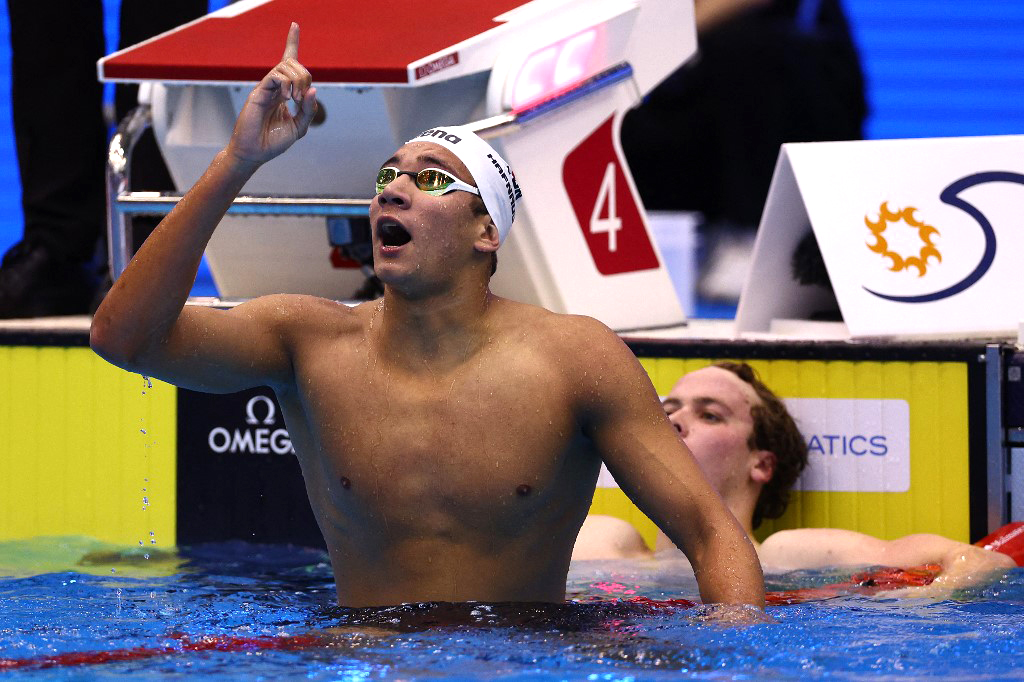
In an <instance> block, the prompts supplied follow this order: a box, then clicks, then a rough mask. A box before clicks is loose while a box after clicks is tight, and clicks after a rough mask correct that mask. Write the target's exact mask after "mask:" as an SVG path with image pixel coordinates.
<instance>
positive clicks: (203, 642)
mask: <svg viewBox="0 0 1024 682" xmlns="http://www.w3.org/2000/svg"><path fill="white" fill-rule="evenodd" d="M172 637H173V638H175V639H177V640H178V643H176V644H173V645H168V646H160V647H143V646H138V647H132V648H130V649H112V650H109V651H72V652H69V653H65V654H53V655H51V656H35V657H30V658H0V670H15V669H18V668H55V667H67V666H75V665H94V664H98V663H117V662H120V661H137V660H140V659H145V658H154V657H156V656H167V655H169V654H178V653H183V652H190V651H298V650H300V649H308V648H311V647H317V646H323V645H324V644H325V643H326V640H325V639H324V638H323V637H319V636H316V635H291V636H284V637H270V636H259V637H235V636H232V635H214V636H210V637H200V638H199V639H195V640H193V639H189V638H188V637H187V636H185V635H172Z"/></svg>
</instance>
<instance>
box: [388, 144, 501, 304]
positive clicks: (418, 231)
mask: <svg viewBox="0 0 1024 682" xmlns="http://www.w3.org/2000/svg"><path fill="white" fill-rule="evenodd" d="M381 166H382V167H383V166H394V167H396V168H398V169H399V170H402V171H412V172H414V173H415V172H419V171H421V170H423V169H424V168H439V169H441V170H443V171H446V172H448V173H450V174H451V175H453V176H455V177H457V178H459V179H460V180H462V181H464V182H466V183H469V184H471V185H474V186H475V185H476V182H475V181H474V179H473V176H472V175H471V174H470V172H469V169H468V168H466V166H465V164H464V163H462V161H460V160H459V158H458V157H457V156H455V155H454V154H452V153H451V152H450V151H449V150H447V149H445V148H444V147H441V146H439V145H436V144H433V143H430V142H409V143H407V144H405V145H403V146H402V147H401V148H400V149H399V150H398V151H397V152H395V155H394V156H392V157H391V158H390V159H388V160H387V161H385V162H384V163H383V164H381ZM368 182H369V179H368ZM479 201H480V199H479V197H477V196H475V195H473V194H470V193H469V192H463V191H453V192H449V193H447V194H443V195H441V196H431V195H429V194H427V193H425V192H423V191H422V190H420V189H419V188H418V187H417V186H416V182H415V180H414V178H413V177H412V176H409V175H404V174H403V175H399V176H398V177H397V178H395V179H394V180H393V181H391V182H390V183H388V185H387V186H385V187H384V189H383V191H382V192H381V193H380V194H378V195H377V196H376V197H375V198H374V200H373V201H372V202H371V204H370V229H371V231H372V234H373V254H374V269H375V271H376V273H377V276H378V277H380V279H381V280H382V281H383V282H385V283H391V284H397V283H400V282H402V281H411V280H412V279H423V278H432V277H435V276H437V277H442V278H443V276H444V275H445V274H446V273H448V274H450V272H451V271H452V270H453V269H457V268H459V267H461V266H463V265H464V264H465V263H467V262H469V260H470V259H471V258H472V256H473V252H474V246H475V240H476V239H477V237H478V235H479V234H480V233H481V232H486V230H487V226H488V225H489V224H490V218H489V217H488V216H487V215H486V214H483V215H481V214H480V212H478V211H474V207H475V206H479ZM495 248H496V246H495Z"/></svg>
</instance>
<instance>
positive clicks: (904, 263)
mask: <svg viewBox="0 0 1024 682" xmlns="http://www.w3.org/2000/svg"><path fill="white" fill-rule="evenodd" d="M916 210H917V209H916V208H914V207H913V206H908V207H907V208H905V209H903V210H902V211H896V212H893V211H890V210H889V202H888V201H885V202H882V205H881V206H880V207H879V215H878V220H876V221H874V222H872V221H871V220H868V217H867V216H864V224H865V225H867V226H868V229H869V230H871V234H873V235H874V237H875V243H874V244H870V243H867V242H865V243H866V244H867V246H868V248H869V249H871V250H872V251H874V252H875V253H880V254H882V256H884V257H885V258H888V259H890V260H892V267H891V268H889V269H890V270H891V271H893V272H899V271H901V270H906V269H908V268H910V267H911V266H913V267H915V268H917V276H918V277H923V276H924V273H925V272H927V270H928V259H929V258H930V257H933V256H934V257H935V260H937V261H938V262H940V263H941V262H942V254H941V253H939V250H938V249H937V248H935V245H934V244H932V235H933V234H939V231H938V230H937V229H936V228H934V227H932V226H931V225H927V224H925V223H923V222H921V221H920V220H917V219H916V218H914V212H915V211H916ZM898 222H903V223H905V224H906V225H908V226H910V227H912V228H915V229H916V230H917V236H918V237H920V239H921V250H920V252H919V253H918V254H917V255H916V256H902V255H900V254H898V253H896V252H895V251H891V250H890V249H889V242H888V241H886V239H885V237H884V236H883V235H882V233H883V232H885V230H886V228H888V227H889V223H898Z"/></svg>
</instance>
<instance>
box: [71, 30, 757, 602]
mask: <svg viewBox="0 0 1024 682" xmlns="http://www.w3.org/2000/svg"><path fill="white" fill-rule="evenodd" d="M298 44H299V31H298V26H297V25H295V24H293V25H292V26H291V29H290V30H289V34H288V41H287V47H286V49H285V52H284V57H283V59H282V61H281V63H280V64H278V65H277V66H276V67H275V68H274V69H273V70H272V71H271V72H270V73H269V74H268V75H267V76H266V77H265V78H264V79H263V81H262V82H261V83H260V84H259V85H257V86H256V88H255V89H254V90H253V92H252V94H251V95H250V96H249V98H248V100H247V102H246V104H245V106H244V107H243V109H242V112H241V113H240V114H239V117H238V120H237V122H236V124H235V130H234V132H233V134H232V137H231V140H230V141H229V143H228V144H227V146H226V147H225V148H224V149H223V150H222V151H221V152H219V153H218V154H217V156H216V157H215V159H214V160H213V162H212V163H211V165H210V167H209V168H208V169H207V170H206V172H205V174H204V175H203V177H202V178H201V179H200V180H199V181H198V182H197V183H196V184H195V186H193V187H192V189H191V190H190V191H189V192H188V194H187V195H186V196H185V198H184V199H183V200H182V201H181V202H180V203H179V204H178V205H177V206H176V207H175V209H174V210H173V211H172V212H171V213H170V214H169V215H168V216H167V217H166V218H165V219H164V220H163V222H162V223H161V224H160V226H159V227H158V228H157V230H156V231H155V232H154V233H153V234H152V236H150V237H149V239H147V240H146V242H145V244H143V246H142V248H141V249H140V250H139V252H138V253H137V254H136V256H135V258H134V259H133V260H132V262H131V264H130V265H129V266H128V268H127V269H126V270H125V272H124V274H123V275H121V277H120V278H119V279H118V280H117V282H116V283H115V284H114V287H113V288H112V289H111V291H110V293H109V294H108V295H107V297H106V299H105V300H104V302H103V304H102V306H101V307H100V308H99V310H98V311H97V312H96V315H95V318H94V320H93V324H92V334H91V343H92V347H93V348H94V349H95V350H96V352H97V353H99V354H100V355H101V356H103V357H104V358H106V359H107V360H109V361H110V362H112V363H114V364H115V365H118V366H120V367H123V368H125V369H128V370H130V371H135V372H140V373H144V374H146V375H150V376H155V377H159V378H161V379H164V380H166V381H169V382H171V383H174V384H177V385H179V386H184V387H188V388H191V389H194V390H201V391H208V392H213V393H226V392H232V391H240V390H242V389H246V388H250V387H253V386H261V385H268V386H270V387H272V388H273V389H274V391H275V393H276V394H277V397H278V400H279V401H280V403H281V405H282V409H283V410H284V414H285V419H286V421H287V424H288V429H289V432H290V434H291V436H292V440H293V442H294V445H295V451H296V454H297V456H298V459H299V462H300V464H301V467H302V473H303V476H304V478H305V483H306V490H307V493H308V495H309V501H310V504H311V506H312V508H313V512H314V514H315V515H316V518H317V521H318V523H319V525H320V530H321V531H322V532H323V535H324V539H325V540H326V542H327V547H328V551H329V553H330V557H331V563H332V566H333V569H334V577H335V581H336V586H337V597H338V603H339V604H341V605H342V606H378V605H389V604H398V603H404V602H417V601H471V600H473V601H488V602H495V601H524V602H525V601H535V602H561V601H563V600H564V599H565V579H566V573H567V571H568V567H569V560H570V556H571V553H572V547H573V542H574V541H575V539H576V535H577V531H578V530H579V528H580V525H581V524H582V523H583V520H584V518H585V517H586V514H587V509H588V507H589V505H590V502H591V499H592V496H593V492H594V486H595V482H596V479H597V475H598V472H599V469H600V465H601V462H602V461H603V462H604V463H605V464H606V465H607V466H608V468H609V469H610V470H611V471H612V472H613V473H614V475H615V476H616V478H617V479H618V480H619V482H620V484H621V485H622V487H623V489H624V490H626V491H627V492H628V493H629V495H630V497H631V498H632V499H633V500H634V501H635V502H636V503H637V505H638V506H639V507H640V508H641V509H643V510H644V511H645V512H646V513H647V514H648V515H649V516H650V517H651V518H652V519H654V520H655V521H656V522H657V523H658V524H659V526H660V527H661V528H663V529H664V531H665V532H666V533H667V534H668V537H670V538H672V540H673V542H675V543H676V545H678V546H679V547H681V548H683V550H684V551H685V552H686V554H687V556H688V557H690V559H691V562H692V564H693V566H694V567H695V569H696V574H697V581H698V585H699V587H700V594H701V598H702V599H703V600H704V601H705V602H706V603H720V604H736V605H753V606H754V607H756V608H754V609H752V610H751V609H740V611H739V612H742V613H747V614H751V617H753V618H759V617H761V616H759V615H758V614H760V613H761V612H760V610H758V609H763V606H764V581H763V578H762V576H761V568H760V565H759V564H758V561H757V555H756V553H755V552H754V548H753V545H752V544H751V543H750V541H749V540H748V539H747V536H746V535H745V534H744V532H743V529H742V528H741V527H740V525H739V524H738V523H737V522H736V520H735V519H734V518H733V516H732V514H730V513H729V510H728V509H727V508H726V506H725V505H724V504H723V502H722V499H721V498H720V497H719V495H718V494H717V493H716V492H715V491H714V489H713V488H712V487H711V486H710V485H709V484H708V482H707V480H706V479H705V478H704V476H703V474H702V473H701V471H700V468H699V467H698V465H697V463H696V462H695V461H694V459H693V457H692V456H691V455H690V454H689V452H687V451H686V449H685V446H684V445H683V444H682V443H681V442H680V441H679V439H678V438H677V437H676V432H675V430H674V429H673V428H672V426H671V424H669V422H668V420H667V419H666V417H665V413H664V412H663V411H662V408H661V405H660V403H659V401H658V396H657V394H656V392H655V391H654V388H653V386H652V385H651V383H650V381H649V380H648V378H647V375H646V374H645V372H644V371H643V368H642V367H641V366H640V364H639V362H638V361H637V360H636V359H635V357H634V356H633V354H632V353H631V352H630V351H629V350H628V349H627V348H626V346H625V345H624V344H623V343H622V342H621V341H620V340H619V339H618V337H617V336H616V335H615V334H614V333H612V332H611V331H609V330H608V329H607V328H606V327H604V326H603V325H601V324H600V323H598V322H596V321H594V320H592V319H589V318H585V317H577V316H569V315H557V314H554V313H551V312H548V311H546V310H543V309H540V308H536V307H533V306H529V305H524V304H520V303H515V302H512V301H509V300H505V299H501V298H498V297H496V296H494V295H492V294H491V293H490V291H489V290H488V281H489V279H490V275H491V271H492V270H491V268H492V258H493V255H494V253H495V252H496V251H497V249H498V247H499V245H500V243H501V240H502V238H503V237H504V235H505V233H506V232H507V230H508V228H509V227H510V226H511V223H512V218H513V216H514V201H515V199H514V198H512V197H513V196H514V194H513V193H511V192H509V191H508V183H507V182H506V178H508V177H510V176H511V171H510V169H508V167H507V165H506V164H505V163H504V161H502V160H501V159H500V157H499V156H498V155H497V153H496V152H494V150H493V149H491V148H490V146H489V145H487V144H486V143H485V142H483V141H482V140H480V139H479V138H477V137H476V136H475V135H472V133H469V132H468V131H466V130H464V129H458V128H454V127H450V128H445V130H446V131H447V133H446V137H444V138H441V137H430V136H429V135H428V136H427V137H424V136H422V135H421V136H420V138H417V139H416V140H414V141H411V142H408V143H406V144H405V145H403V146H402V147H401V148H399V149H398V151H397V152H395V154H394V156H392V157H391V158H390V159H389V160H387V161H386V162H385V163H384V164H383V166H384V167H392V168H395V169H398V171H399V172H398V173H397V174H396V173H394V172H390V171H388V172H382V173H381V174H380V175H378V186H379V190H378V194H377V196H376V197H375V198H374V200H373V202H372V206H371V208H370V221H371V225H372V233H373V253H374V263H375V267H376V274H377V276H378V277H379V278H380V280H381V281H382V282H383V283H384V286H385V293H384V297H383V299H381V300H379V301H372V302H368V303H364V304H361V305H358V306H355V307H348V306H346V305H344V304H340V303H337V302H334V301H329V300H324V299H320V298H315V297H312V296H300V295H273V296H265V297H261V298H257V299H254V300H251V301H248V302H246V303H244V304H243V305H239V306H238V307H236V308H234V309H232V310H227V311H224V310H214V309H209V308H205V307H198V306H185V302H186V299H187V297H188V293H189V290H190V288H191V286H192V283H193V280H194V278H195V274H196V271H197V269H198V266H199V262H200V258H201V256H202V254H203V250H204V248H205V246H206V244H207V241H208V240H209V239H210V236H211V235H212V233H213V231H214V228H215V227H216V226H217V223H218V222H219V221H220V219H221V217H222V216H223V215H224V213H225V211H226V210H227V208H228V206H229V205H230V203H231V201H232V200H233V198H234V197H235V196H236V195H237V193H238V192H239V191H240V190H241V188H242V186H243V185H244V184H245V182H246V181H247V180H248V179H249V177H250V176H251V175H252V174H253V173H254V172H255V171H256V169H257V168H259V167H260V166H261V165H262V164H263V163H265V162H267V161H269V160H271V159H272V158H274V157H276V156H277V155H279V154H281V153H282V152H284V151H285V150H286V149H287V148H288V147H290V146H291V145H292V143H294V142H295V141H296V140H297V139H298V138H300V137H302V136H303V135H305V133H306V130H307V128H308V126H309V123H310V120H311V119H312V117H313V113H314V111H315V107H316V98H315V92H316V90H315V88H313V87H311V77H310V74H309V72H308V71H306V69H305V68H304V67H303V66H302V65H301V64H299V62H298V61H297V56H298ZM289 99H291V100H293V101H294V106H295V111H294V114H293V113H292V112H291V110H290V109H289V106H288V104H289ZM336 115H337V114H336ZM430 132H431V131H428V133H430ZM488 155H490V158H488ZM429 168H435V169H441V170H442V171H443V172H444V173H445V174H447V175H449V176H451V177H454V178H457V179H458V180H460V181H461V183H464V184H460V185H459V188H458V189H457V191H451V189H455V188H449V191H447V192H446V193H445V192H443V191H437V190H438V189H439V187H438V178H439V177H440V176H439V175H438V174H436V173H424V172H422V171H424V170H425V169H429ZM417 174H419V175H417ZM367 175H368V177H367V184H369V181H370V177H369V175H370V171H369V170H368V172H367ZM389 180H390V181H389ZM444 181H446V180H445V179H444V178H442V179H441V182H440V184H442V185H443V182H444ZM381 185H383V186H381ZM421 187H423V188H422V189H421ZM477 188H479V190H477ZM427 190H433V193H431V191H427ZM467 190H469V191H467ZM477 191H479V192H480V193H481V195H482V196H481V197H478V196H477V195H476V192H477ZM471 192H472V193H471ZM225 484H227V485H230V482H227V481H226V482H225ZM724 611H726V612H728V611H730V609H725V610H724ZM732 612H733V613H736V612H737V611H735V610H732Z"/></svg>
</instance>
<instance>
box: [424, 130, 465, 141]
mask: <svg viewBox="0 0 1024 682" xmlns="http://www.w3.org/2000/svg"><path fill="white" fill-rule="evenodd" d="M416 137H439V138H441V139H442V140H444V141H445V142H451V143H452V144H458V143H460V142H462V138H461V137H459V136H458V135H455V134H454V133H449V132H448V131H446V130H441V129H440V128H430V129H429V130H424V131H423V132H422V133H420V134H419V135H417V136H416Z"/></svg>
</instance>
